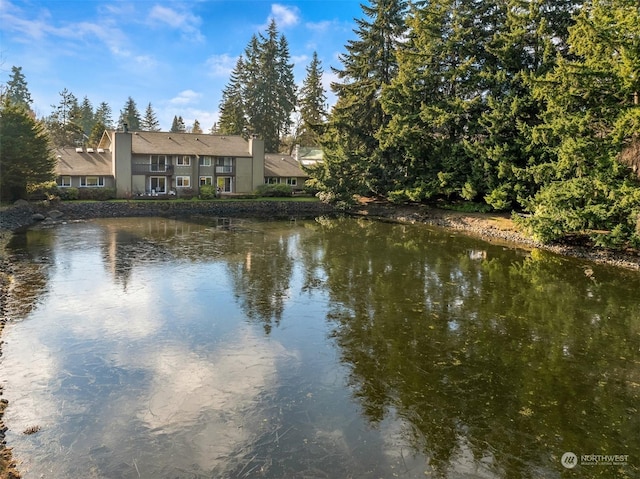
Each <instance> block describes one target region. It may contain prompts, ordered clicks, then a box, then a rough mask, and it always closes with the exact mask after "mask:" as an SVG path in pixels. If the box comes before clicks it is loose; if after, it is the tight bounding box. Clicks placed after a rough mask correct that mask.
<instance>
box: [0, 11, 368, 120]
mask: <svg viewBox="0 0 640 479" xmlns="http://www.w3.org/2000/svg"><path fill="white" fill-rule="evenodd" d="M362 16H363V13H362V9H361V7H360V2H359V1H351V0H297V1H292V2H289V1H282V2H273V1H263V0H253V1H246V0H200V1H195V0H192V1H183V2H179V1H175V2H174V1H169V0H142V1H139V0H104V1H103V0H0V82H1V83H5V82H6V81H7V80H8V79H9V75H10V73H11V67H12V66H19V67H22V72H23V74H24V75H25V78H26V81H27V85H28V88H29V91H30V92H31V96H32V98H33V101H34V102H33V105H32V106H33V109H34V110H35V112H36V114H37V115H38V117H42V116H47V115H49V114H50V113H51V111H52V106H51V105H55V104H58V103H59V100H60V95H59V93H60V92H61V91H62V90H63V89H64V88H67V89H68V90H69V91H70V92H71V93H73V94H74V95H75V96H76V97H77V98H78V100H79V101H82V99H83V98H84V97H85V96H87V97H88V98H89V100H90V101H91V102H92V104H93V106H94V108H95V107H97V106H98V105H99V104H100V102H103V101H106V102H107V103H108V104H109V105H110V106H111V109H112V111H113V115H112V116H113V120H114V121H117V120H118V117H119V114H120V110H121V109H122V108H123V107H124V104H125V102H126V100H127V98H128V97H129V96H131V97H132V98H133V99H134V100H135V102H136V104H137V106H138V109H139V110H140V113H141V114H143V113H144V110H145V108H146V106H147V104H148V103H149V102H151V104H152V106H153V108H154V110H155V111H156V113H157V115H158V119H159V120H160V124H161V127H162V129H163V130H168V129H169V128H170V127H171V122H172V120H173V117H174V115H180V116H182V117H183V118H184V120H185V123H186V125H187V126H188V127H189V126H191V125H192V124H193V120H194V119H198V121H199V122H200V125H201V126H202V128H203V130H205V131H208V130H209V128H211V126H212V125H213V123H214V122H215V121H216V120H217V117H218V107H219V104H220V98H221V94H222V89H223V88H224V86H225V85H226V84H227V83H228V81H229V73H230V72H231V70H232V69H233V67H234V66H235V63H236V61H237V59H238V57H239V56H240V55H241V54H242V53H243V51H244V49H245V47H246V46H247V44H248V43H249V40H250V39H251V36H252V35H253V34H256V33H264V32H265V30H266V27H267V25H268V23H269V21H270V20H271V19H272V18H273V19H275V20H276V24H277V25H278V30H279V32H280V33H282V34H284V36H285V37H286V38H287V40H288V42H289V47H290V53H291V60H292V62H293V63H294V64H295V68H294V73H295V76H296V82H297V83H298V84H301V83H302V81H303V79H304V77H305V68H306V67H307V65H308V64H309V61H310V59H311V56H312V55H313V52H314V51H317V52H318V56H319V58H320V60H321V62H322V68H323V70H324V79H323V82H324V84H325V89H326V90H327V95H328V96H329V103H330V104H331V103H332V102H333V101H334V99H333V97H332V95H331V93H330V90H329V84H330V82H331V81H332V80H334V79H335V78H334V75H333V74H332V72H331V68H330V67H331V66H334V67H340V66H341V64H340V62H339V59H338V56H339V55H340V54H342V53H345V48H344V45H346V43H347V41H348V40H350V39H354V38H355V34H354V33H353V30H354V28H356V25H355V22H354V19H355V18H362Z"/></svg>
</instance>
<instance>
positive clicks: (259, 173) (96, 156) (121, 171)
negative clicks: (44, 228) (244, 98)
mask: <svg viewBox="0 0 640 479" xmlns="http://www.w3.org/2000/svg"><path fill="white" fill-rule="evenodd" d="M56 156H57V158H58V163H57V168H56V174H57V182H58V185H59V186H61V187H67V186H68V187H71V186H73V187H77V188H82V187H113V188H115V189H116V195H117V196H118V197H120V198H123V197H129V196H138V195H165V194H177V195H180V193H181V192H185V191H190V192H192V193H195V194H197V193H198V191H199V189H200V187H201V186H204V185H215V186H216V187H217V188H218V189H219V190H218V191H220V192H221V193H251V192H252V191H254V190H255V188H256V187H257V186H258V185H260V184H262V183H264V182H265V153H264V141H263V140H260V139H257V138H251V139H249V140H248V141H247V140H245V139H244V138H242V137H241V136H225V135H209V134H195V133H168V132H150V131H132V132H129V131H112V130H110V131H105V133H104V134H103V136H102V139H101V140H100V143H99V145H98V146H97V148H62V149H58V150H56ZM300 174H301V175H304V173H303V172H302V170H300Z"/></svg>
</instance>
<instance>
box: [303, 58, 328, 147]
mask: <svg viewBox="0 0 640 479" xmlns="http://www.w3.org/2000/svg"><path fill="white" fill-rule="evenodd" d="M306 72H307V75H306V77H305V79H304V81H303V83H302V88H301V89H300V98H299V99H298V105H299V110H300V116H301V119H302V127H301V131H300V133H299V134H298V138H297V142H298V143H299V144H300V145H302V146H315V145H318V144H319V142H320V132H321V130H322V128H321V127H322V125H323V124H324V123H325V121H326V118H327V110H326V102H327V95H326V93H325V90H324V87H323V86H322V73H323V71H322V64H321V62H320V60H319V59H318V53H317V52H313V57H312V58H311V63H309V65H308V66H307V69H306Z"/></svg>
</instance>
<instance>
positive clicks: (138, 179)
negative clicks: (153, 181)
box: [131, 175, 147, 195]
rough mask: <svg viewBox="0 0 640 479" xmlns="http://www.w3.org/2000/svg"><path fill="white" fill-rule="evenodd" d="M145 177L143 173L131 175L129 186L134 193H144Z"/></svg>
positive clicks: (145, 187) (145, 188)
mask: <svg viewBox="0 0 640 479" xmlns="http://www.w3.org/2000/svg"><path fill="white" fill-rule="evenodd" d="M145 180H146V177H145V176H144V175H133V176H132V177H131V187H132V191H133V194H134V195H138V194H140V195H141V194H144V193H145V192H146V191H147V184H146V181H145Z"/></svg>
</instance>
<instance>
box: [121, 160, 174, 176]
mask: <svg viewBox="0 0 640 479" xmlns="http://www.w3.org/2000/svg"><path fill="white" fill-rule="evenodd" d="M131 174H132V175H156V176H170V175H173V165H150V164H148V163H147V164H133V165H131Z"/></svg>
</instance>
